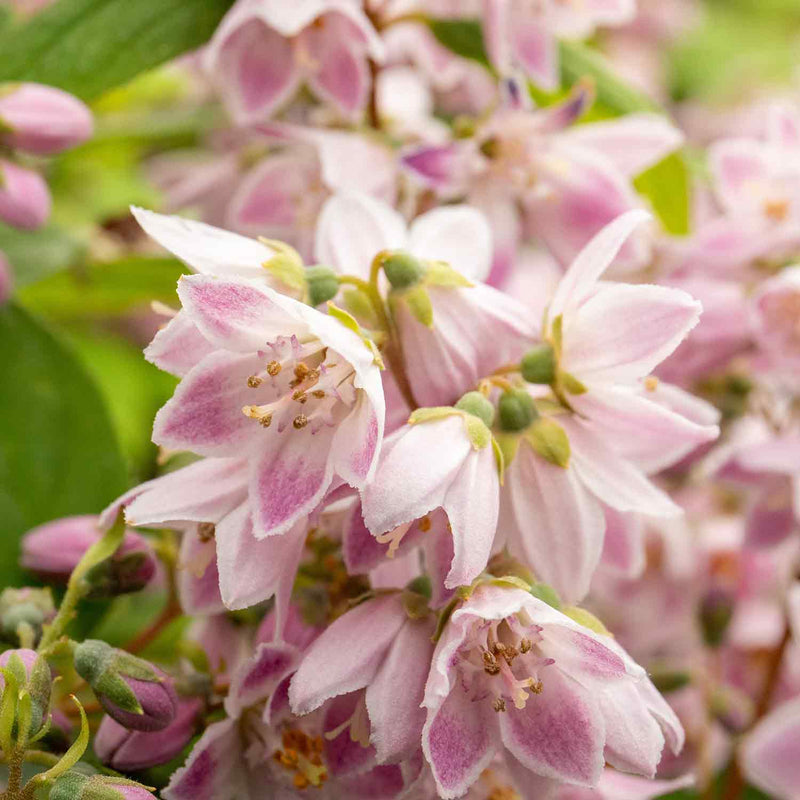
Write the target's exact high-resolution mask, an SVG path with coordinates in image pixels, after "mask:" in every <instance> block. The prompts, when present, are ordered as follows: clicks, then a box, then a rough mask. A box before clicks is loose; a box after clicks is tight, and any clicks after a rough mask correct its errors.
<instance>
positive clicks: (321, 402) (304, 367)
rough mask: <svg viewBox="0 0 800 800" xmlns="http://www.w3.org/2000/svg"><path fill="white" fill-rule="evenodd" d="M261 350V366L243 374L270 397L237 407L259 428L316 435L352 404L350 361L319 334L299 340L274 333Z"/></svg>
mask: <svg viewBox="0 0 800 800" xmlns="http://www.w3.org/2000/svg"><path fill="white" fill-rule="evenodd" d="M263 355H264V358H265V364H264V367H263V369H261V370H260V371H259V372H256V373H254V374H253V375H250V376H249V377H248V378H247V386H248V387H249V388H250V389H253V390H254V391H255V392H258V393H259V394H261V395H266V396H267V397H268V398H269V401H268V402H266V403H261V404H257V405H255V404H254V405H248V406H244V408H242V413H243V414H244V415H245V416H247V417H250V418H251V419H254V420H256V421H257V422H258V423H259V424H260V425H261V426H262V427H264V428H270V427H274V428H275V429H276V430H277V431H278V433H282V432H283V431H284V430H287V429H289V430H296V431H300V430H303V429H305V428H308V429H309V430H310V431H311V433H312V434H315V433H318V432H319V431H320V430H321V429H322V428H324V427H325V426H334V425H336V424H337V423H338V422H339V421H340V420H341V418H342V417H343V416H344V412H346V410H347V409H348V408H349V407H350V406H352V405H353V403H355V400H356V390H355V387H354V386H353V378H354V376H355V372H354V370H353V368H352V366H351V365H350V364H349V363H348V362H347V361H346V360H345V359H343V358H341V357H340V356H339V355H338V354H337V353H335V352H333V351H331V350H329V349H328V348H327V347H325V345H324V344H323V343H322V342H321V341H320V340H319V339H313V340H312V341H310V342H306V343H304V344H300V342H299V341H298V339H297V337H296V336H292V337H286V336H279V337H278V338H277V339H276V340H275V341H274V342H270V344H269V351H267V352H265V353H264V354H263Z"/></svg>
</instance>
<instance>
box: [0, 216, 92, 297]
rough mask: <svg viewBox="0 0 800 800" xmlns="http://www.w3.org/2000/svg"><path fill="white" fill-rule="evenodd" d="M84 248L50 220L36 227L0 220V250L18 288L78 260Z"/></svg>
mask: <svg viewBox="0 0 800 800" xmlns="http://www.w3.org/2000/svg"><path fill="white" fill-rule="evenodd" d="M85 249H86V248H85V246H84V245H83V243H82V242H81V241H80V240H79V239H76V238H75V237H74V236H71V235H70V234H68V233H67V232H66V231H65V230H63V229H62V228H60V227H58V226H57V225H54V224H52V223H51V224H49V225H47V226H46V227H44V228H41V229H40V230H38V231H20V230H17V229H16V228H11V227H9V226H8V225H2V224H0V251H2V252H3V253H5V255H6V257H7V258H8V260H9V261H10V262H11V266H12V267H13V268H14V285H15V286H17V287H18V288H19V287H23V286H27V285H28V284H31V283H35V282H36V281H38V280H41V279H42V278H45V277H47V276H48V275H50V274H52V273H54V272H59V271H60V270H63V269H67V268H68V267H71V266H73V265H75V264H78V263H80V262H81V261H82V260H83V257H84V253H85Z"/></svg>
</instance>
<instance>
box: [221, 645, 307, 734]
mask: <svg viewBox="0 0 800 800" xmlns="http://www.w3.org/2000/svg"><path fill="white" fill-rule="evenodd" d="M299 660H300V654H299V652H298V650H297V648H296V647H293V646H292V645H290V644H284V643H282V642H267V643H264V644H260V645H258V647H257V648H256V651H255V653H254V654H253V655H252V656H251V657H250V658H249V659H248V660H247V661H245V663H244V664H242V665H241V666H240V667H239V668H238V669H237V670H236V674H235V675H234V677H233V680H232V681H231V688H230V691H229V692H228V696H227V697H226V698H225V711H226V712H227V714H228V716H230V717H233V718H234V719H236V718H238V717H239V715H240V714H241V713H242V711H243V710H244V709H245V708H247V707H248V706H252V705H255V704H256V703H258V702H259V701H261V700H264V699H265V698H267V697H269V696H270V695H271V694H272V693H273V692H274V691H275V689H276V688H277V686H278V684H279V683H280V682H281V681H282V680H283V679H284V678H286V677H287V675H289V674H290V673H291V672H292V671H293V670H294V669H295V668H296V666H297V663H298V662H299Z"/></svg>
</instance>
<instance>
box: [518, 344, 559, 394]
mask: <svg viewBox="0 0 800 800" xmlns="http://www.w3.org/2000/svg"><path fill="white" fill-rule="evenodd" d="M520 367H521V372H522V377H523V378H524V379H525V380H526V381H527V382H528V383H546V384H550V383H552V382H553V381H554V380H555V377H556V354H555V350H553V348H552V346H551V345H549V344H543V345H540V346H539V347H534V348H533V349H532V350H528V352H527V353H525V355H524V356H522V360H521V361H520Z"/></svg>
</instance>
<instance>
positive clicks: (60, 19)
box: [0, 0, 232, 100]
mask: <svg viewBox="0 0 800 800" xmlns="http://www.w3.org/2000/svg"><path fill="white" fill-rule="evenodd" d="M231 5H232V0H60V2H57V3H55V5H53V6H51V7H49V8H46V9H45V10H44V11H42V12H41V13H39V14H37V15H36V16H34V17H33V18H31V19H30V20H27V21H23V22H19V23H12V24H10V25H8V26H6V27H5V28H3V30H2V32H0V53H2V54H3V58H2V60H0V81H20V80H25V81H37V82H39V83H46V84H49V85H51V86H58V87H59V88H61V89H65V90H66V91H68V92H72V93H73V94H76V95H77V96H78V97H81V98H83V99H84V100H91V99H93V98H95V97H98V96H100V95H101V94H103V92H105V91H107V90H108V89H111V88H113V87H115V86H120V85H122V84H124V83H127V82H128V81H130V80H131V79H132V78H134V77H135V76H136V75H138V74H139V73H140V72H144V71H146V70H149V69H152V68H153V67H156V66H158V65H159V64H162V63H164V62H166V61H170V60H171V59H173V58H175V57H176V56H179V55H181V54H182V53H185V52H187V51H190V50H194V49H196V48H198V47H200V45H202V44H204V43H205V42H206V41H207V40H208V39H209V37H210V36H211V34H212V33H213V32H214V30H215V28H216V27H217V25H218V24H219V22H220V20H221V19H222V17H223V15H224V14H225V12H226V11H227V10H228V9H229V8H230V6H231Z"/></svg>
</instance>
